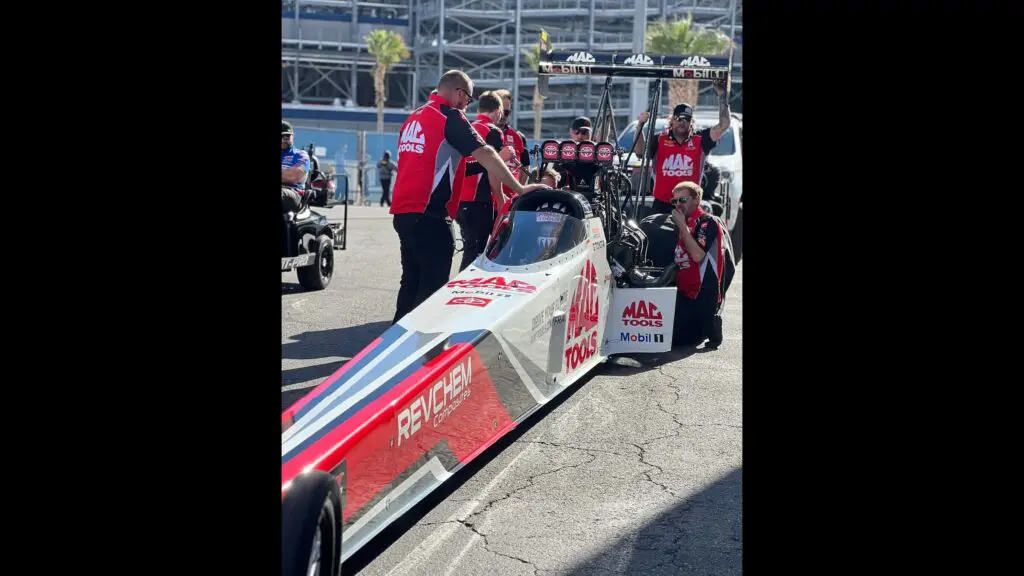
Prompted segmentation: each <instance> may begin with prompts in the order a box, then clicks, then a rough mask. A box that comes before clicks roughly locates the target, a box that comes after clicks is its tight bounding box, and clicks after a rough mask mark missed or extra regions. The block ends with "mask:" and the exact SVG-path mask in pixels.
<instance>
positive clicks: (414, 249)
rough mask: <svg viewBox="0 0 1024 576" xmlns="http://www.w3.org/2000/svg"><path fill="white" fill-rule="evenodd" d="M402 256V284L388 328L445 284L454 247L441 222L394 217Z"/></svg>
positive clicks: (410, 216) (429, 218) (422, 217)
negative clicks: (392, 318)
mask: <svg viewBox="0 0 1024 576" xmlns="http://www.w3.org/2000/svg"><path fill="white" fill-rule="evenodd" d="M393 225H394V227H395V231H396V232H398V240H399V242H400V245H401V253H402V284H401V287H400V288H399V289H398V304H397V307H396V308H397V309H396V310H395V318H394V320H392V324H394V323H395V322H398V321H399V320H401V319H402V317H403V316H405V315H406V314H408V313H409V312H411V311H412V310H413V308H415V307H417V306H419V305H420V304H421V303H423V301H424V300H426V299H427V298H428V297H430V295H431V294H433V293H434V292H436V291H437V290H438V289H440V288H441V287H442V286H444V285H445V283H446V282H448V278H449V274H450V273H451V268H452V255H453V254H454V252H455V243H454V242H453V241H452V231H451V228H450V225H449V224H448V222H447V221H446V220H444V219H443V218H437V217H434V216H426V215H423V214H395V219H394V222H393Z"/></svg>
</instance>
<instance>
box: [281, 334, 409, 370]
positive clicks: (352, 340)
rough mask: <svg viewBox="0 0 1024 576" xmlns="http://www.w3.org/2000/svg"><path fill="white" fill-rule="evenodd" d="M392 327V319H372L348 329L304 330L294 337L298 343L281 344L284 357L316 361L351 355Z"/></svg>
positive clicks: (282, 357) (282, 356)
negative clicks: (373, 320) (376, 320)
mask: <svg viewBox="0 0 1024 576" xmlns="http://www.w3.org/2000/svg"><path fill="white" fill-rule="evenodd" d="M390 326H391V322H370V323H369V324H361V325H359V326H349V327H347V328H335V329H333V330H317V331H313V332H303V333H302V334H298V335H296V336H292V340H295V342H287V343H285V344H282V345H281V359H282V360H283V359H286V358H288V359H292V360H316V359H318V358H327V357H330V356H340V357H343V358H351V357H353V356H355V355H356V354H358V353H359V351H360V350H362V349H363V348H366V345H367V344H369V343H370V342H373V340H374V338H376V337H378V336H380V335H381V334H383V333H384V331H385V330H387V329H388V328H389V327H390ZM282 374H283V372H282Z"/></svg>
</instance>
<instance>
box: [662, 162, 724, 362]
mask: <svg viewBox="0 0 1024 576" xmlns="http://www.w3.org/2000/svg"><path fill="white" fill-rule="evenodd" d="M703 193H704V191H703V190H702V189H701V187H700V186H698V185H697V184H695V183H693V182H680V183H679V184H677V185H676V187H675V188H674V189H673V190H672V206H673V210H672V213H671V214H672V220H673V221H674V222H675V224H676V227H677V228H678V229H679V244H678V245H677V246H676V255H675V263H676V269H677V270H676V289H677V290H678V292H677V293H676V315H675V322H674V328H673V332H672V342H673V344H676V345H684V346H687V345H689V346H699V345H700V344H701V343H702V342H704V340H708V341H709V342H708V343H707V345H705V348H706V349H711V348H717V347H718V346H719V345H720V344H721V343H722V317H721V315H720V312H721V304H722V300H723V298H724V296H725V294H724V292H723V290H722V282H721V279H722V278H723V277H724V272H725V259H726V257H727V255H726V252H725V238H724V236H723V235H724V232H723V227H722V226H721V222H720V221H719V220H718V218H716V217H715V216H713V215H712V214H709V213H707V212H705V211H704V210H702V209H701V207H700V200H701V197H702V196H703Z"/></svg>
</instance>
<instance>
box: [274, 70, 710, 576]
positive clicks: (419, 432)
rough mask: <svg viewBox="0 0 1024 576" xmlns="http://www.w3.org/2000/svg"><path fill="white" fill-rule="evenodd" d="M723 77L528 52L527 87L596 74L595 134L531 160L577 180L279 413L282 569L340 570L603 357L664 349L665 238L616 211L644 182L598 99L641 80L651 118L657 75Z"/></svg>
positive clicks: (669, 319)
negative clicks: (536, 61) (535, 64)
mask: <svg viewBox="0 0 1024 576" xmlns="http://www.w3.org/2000/svg"><path fill="white" fill-rule="evenodd" d="M728 70H729V67H728V61H727V59H715V58H708V59H704V58H700V57H693V58H689V59H683V58H679V57H675V58H671V59H669V58H665V57H660V56H649V55H645V54H591V53H580V52H552V51H546V52H542V60H541V65H540V72H541V74H542V76H541V78H542V80H546V79H547V75H550V74H594V75H604V76H607V77H608V79H607V81H606V83H605V90H604V95H603V97H602V100H601V107H600V110H599V114H598V117H597V122H596V130H595V131H594V134H595V137H596V138H597V141H593V142H579V143H577V142H573V141H564V142H558V141H554V140H549V141H546V142H544V143H543V144H541V145H539V146H537V147H535V150H534V154H535V155H536V156H537V160H538V161H539V162H541V163H552V164H555V165H557V166H558V167H560V168H562V169H564V170H568V171H575V172H574V173H576V174H579V175H582V176H581V177H578V178H574V181H575V182H576V187H575V189H573V190H538V191H534V192H530V193H528V194H524V195H522V196H521V197H519V198H518V199H516V201H515V203H514V204H513V206H512V209H511V210H510V211H509V212H508V213H507V214H505V215H503V216H502V217H501V219H500V220H499V222H498V223H497V224H496V225H495V227H494V232H493V234H492V235H491V237H490V239H489V241H488V244H487V246H486V249H485V251H484V253H483V254H481V255H480V257H479V258H478V259H477V260H476V261H475V262H474V263H473V264H472V265H471V266H469V267H468V268H466V269H465V270H464V271H462V272H461V273H460V274H459V275H458V276H456V277H455V278H454V279H453V280H451V281H450V282H448V283H447V285H445V286H444V287H443V288H441V289H440V290H438V291H437V292H436V293H434V294H433V295H432V296H431V297H430V298H428V299H427V300H426V301H425V302H423V303H422V304H421V305H420V306H418V307H417V308H416V309H415V310H413V311H412V312H410V313H409V314H408V315H406V316H405V317H404V318H402V319H401V320H400V321H399V322H398V323H397V324H395V325H394V326H392V327H390V328H389V329H388V330H387V331H385V332H384V333H383V334H381V335H380V336H379V337H378V338H377V339H375V340H374V341H373V342H371V343H370V344H369V345H368V346H366V348H364V349H363V350H362V351H361V352H359V353H358V354H356V355H355V357H353V358H352V359H351V360H350V361H349V362H348V363H346V364H345V365H344V366H343V367H342V368H341V369H339V370H338V371H337V372H335V373H334V374H332V375H331V376H329V377H328V378H327V379H326V380H324V381H323V383H321V384H320V385H319V386H317V387H316V388H315V389H313V390H312V391H310V392H309V393H308V394H307V395H306V396H304V397H303V398H301V399H300V400H299V401H297V402H296V403H295V404H294V405H292V406H291V407H289V408H288V409H287V410H286V411H285V412H284V413H283V414H282V416H281V419H282V430H281V505H282V522H283V525H282V546H283V548H282V572H283V574H287V575H289V576H290V575H293V574H315V573H320V574H338V573H339V571H340V565H341V562H342V561H343V560H344V559H346V558H348V557H349V556H350V555H351V554H352V553H353V552H355V551H356V550H358V549H359V548H360V547H361V546H363V545H364V544H366V542H367V541H369V540H370V539H371V538H373V537H374V535H376V534H377V533H378V532H380V531H381V530H382V529H383V528H384V527H385V526H387V525H388V524H389V523H391V522H392V521H394V520H395V519H396V518H398V517H399V516H401V515H402V514H403V513H404V512H406V511H407V510H409V509H410V508H411V507H412V506H413V505H415V504H416V503H417V502H419V501H420V500H421V499H423V497H424V496H426V495H427V494H429V493H430V492H431V491H432V490H434V489H435V488H437V487H438V486H439V485H441V483H443V482H444V481H445V480H447V479H448V478H450V477H451V476H452V474H454V473H455V472H457V471H458V470H459V469H460V468H461V467H462V466H464V465H465V464H466V463H468V462H469V461H471V460H472V459H473V458H475V457H476V456H477V455H479V454H480V453H482V452H483V451H485V450H486V449H487V448H488V447H489V446H490V445H492V444H493V443H494V442H495V441H497V440H498V439H499V438H501V437H502V436H503V435H505V434H506V433H508V432H509V431H510V430H512V429H514V428H515V427H516V426H517V425H518V424H519V423H520V422H522V421H523V420H524V419H526V418H527V417H528V416H529V415H530V414H531V413H533V412H534V411H535V410H537V409H538V408H539V407H541V406H543V405H544V404H546V403H547V402H548V401H550V400H551V399H552V398H554V397H555V396H557V395H558V394H560V393H561V392H563V391H564V390H565V389H566V388H567V387H569V386H571V385H572V384H573V383H574V382H576V381H577V380H578V379H579V378H581V377H582V376H583V375H585V374H586V373H587V372H589V371H590V370H592V369H593V368H594V367H595V366H597V365H598V364H599V363H601V362H602V361H603V360H604V359H605V358H607V357H608V356H609V355H611V354H616V353H623V352H664V351H667V350H669V348H670V347H671V344H672V325H673V315H674V309H675V292H676V290H675V288H674V287H673V286H672V283H673V281H674V279H675V278H674V272H675V267H674V259H673V255H674V249H675V246H676V243H677V232H676V229H675V228H674V224H673V222H672V220H671V219H670V218H666V215H657V216H650V217H648V218H645V219H643V220H642V221H641V222H640V223H639V224H638V223H636V221H635V212H634V216H633V217H630V215H629V214H628V209H629V206H630V205H632V206H633V209H634V211H635V210H636V207H637V206H640V205H642V204H643V196H644V195H645V193H646V190H645V189H644V188H645V187H646V180H647V179H642V180H643V181H645V182H644V184H642V185H641V189H640V190H637V191H636V193H635V194H633V193H632V191H631V190H630V182H629V178H628V177H627V176H626V175H625V174H623V173H622V171H621V170H619V169H617V168H616V167H615V166H614V165H613V164H614V163H613V157H614V155H616V154H619V155H623V154H626V153H628V151H625V150H617V149H616V148H615V147H614V145H613V144H611V143H609V140H611V141H613V140H614V137H615V129H614V126H612V125H611V123H612V122H611V118H612V115H611V108H610V104H609V99H608V90H609V86H610V83H611V79H612V78H614V77H626V78H635V77H644V78H654V79H656V80H657V81H656V89H653V90H652V94H651V101H650V108H649V110H650V113H651V116H652V117H654V115H655V112H656V111H657V108H656V105H657V103H658V102H659V101H660V95H661V85H662V81H663V80H664V79H667V78H680V77H687V78H688V77H695V78H708V79H712V78H724V77H726V75H727V74H728ZM650 126H651V132H652V133H653V126H654V122H651V123H650ZM651 137H652V134H648V135H647V138H648V140H650V139H651ZM620 165H624V164H623V163H620ZM621 198H626V202H624V203H622V204H621V205H620V203H619V202H620V199H621ZM727 237H728V236H726V238H727ZM707 253H708V255H709V257H708V258H706V259H705V261H704V262H703V263H702V265H705V266H706V265H714V263H713V262H708V260H712V259H713V258H714V257H715V255H717V253H718V251H717V250H715V249H711V248H709V249H708V251H707Z"/></svg>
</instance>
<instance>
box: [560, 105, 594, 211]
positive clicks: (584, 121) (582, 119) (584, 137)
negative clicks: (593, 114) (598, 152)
mask: <svg viewBox="0 0 1024 576" xmlns="http://www.w3.org/2000/svg"><path fill="white" fill-rule="evenodd" d="M593 135H594V131H593V127H592V126H591V123H590V118H587V117H586V116H578V117H576V119H575V120H573V121H572V124H570V125H569V138H570V139H572V141H573V142H586V141H588V140H592V137H593ZM559 170H560V173H559V176H560V177H561V181H562V182H565V187H566V188H568V189H570V190H576V191H578V192H584V193H586V192H590V191H592V188H593V185H594V176H595V175H596V174H597V171H598V166H597V165H596V164H576V165H573V167H572V168H569V166H567V165H564V164H563V165H562V166H561V168H560V169H559Z"/></svg>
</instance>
